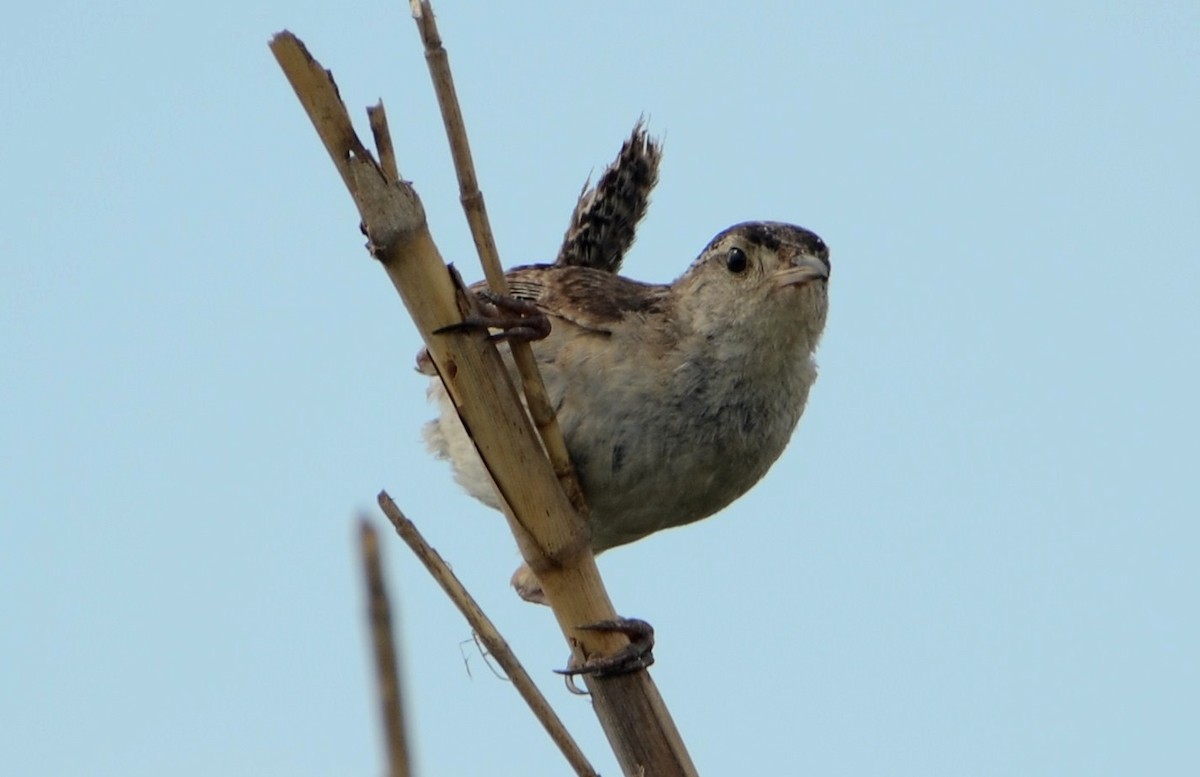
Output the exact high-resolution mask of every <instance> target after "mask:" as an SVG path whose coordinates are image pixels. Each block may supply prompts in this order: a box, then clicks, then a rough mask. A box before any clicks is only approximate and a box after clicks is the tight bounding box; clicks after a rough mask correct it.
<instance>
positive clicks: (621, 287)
mask: <svg viewBox="0 0 1200 777" xmlns="http://www.w3.org/2000/svg"><path fill="white" fill-rule="evenodd" d="M506 277H507V279H508V290H509V294H511V295H512V296H514V297H517V298H518V299H525V300H529V301H530V302H533V303H534V304H536V305H537V306H538V307H539V308H541V309H542V310H543V311H545V312H546V313H547V314H549V315H551V316H554V317H556V318H561V319H564V320H566V321H570V322H571V323H573V324H576V325H577V326H581V327H583V328H585V329H591V330H593V331H597V332H603V333H606V334H608V333H611V331H612V326H613V325H614V324H616V323H617V322H619V321H621V320H622V319H624V318H626V317H627V316H629V315H639V314H640V315H653V314H654V313H656V312H661V311H662V309H663V305H664V303H665V301H666V297H667V292H668V288H669V287H667V286H659V285H655V284H650V283H639V282H638V281H631V280H629V279H628V278H623V277H621V276H620V275H615V274H613V273H611V272H608V271H605V270H597V269H594V268H591V267H573V266H567V267H563V266H559V265H530V266H527V267H515V268H513V269H512V270H509V271H508V273H507V275H506ZM479 288H480V284H476V285H475V286H473V287H472V289H473V290H479Z"/></svg>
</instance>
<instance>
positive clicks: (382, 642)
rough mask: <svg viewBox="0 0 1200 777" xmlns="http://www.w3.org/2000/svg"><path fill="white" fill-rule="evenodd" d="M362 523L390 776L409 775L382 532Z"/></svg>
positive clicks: (361, 540)
mask: <svg viewBox="0 0 1200 777" xmlns="http://www.w3.org/2000/svg"><path fill="white" fill-rule="evenodd" d="M358 526H359V552H360V554H361V556H362V565H363V574H364V577H365V578H366V584H367V619H368V622H369V623H370V624H371V644H372V646H373V647H374V651H373V652H374V654H375V679H376V680H377V681H378V689H379V705H380V708H381V710H382V713H383V714H382V720H383V739H384V741H385V742H386V743H387V753H388V772H387V773H388V777H408V775H410V774H411V773H412V769H411V767H410V765H409V757H408V738H407V734H406V732H407V729H406V728H405V725H404V698H403V697H402V696H401V695H400V671H399V669H398V668H397V663H398V660H397V656H396V642H395V640H394V639H393V638H392V609H391V605H390V604H389V603H388V595H387V586H385V585H384V582H383V563H382V562H381V561H380V560H379V535H378V534H377V533H376V532H375V527H373V526H372V525H371V524H370V522H368V521H367V520H366V519H365V518H363V519H361V520H359V524H358Z"/></svg>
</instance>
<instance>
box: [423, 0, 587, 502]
mask: <svg viewBox="0 0 1200 777" xmlns="http://www.w3.org/2000/svg"><path fill="white" fill-rule="evenodd" d="M411 5H412V13H413V19H414V20H416V23H417V31H418V32H419V33H420V34H421V43H422V44H423V45H424V46H425V62H426V63H427V64H428V65H429V77H430V78H431V79H432V80H433V91H434V93H435V94H436V95H437V101H438V107H439V108H440V109H441V113H442V123H443V124H444V125H445V127H446V138H447V139H448V140H449V141H450V155H451V157H452V158H453V159H454V172H455V173H456V174H457V176H458V193H459V199H460V201H461V202H462V206H463V212H464V213H465V214H466V216H467V224H468V225H469V226H470V228H471V237H472V238H473V239H474V241H475V250H476V251H477V252H478V253H479V261H480V262H481V263H482V264H483V274H484V276H485V277H486V278H487V283H488V286H489V287H490V288H491V290H492V291H493V292H495V293H497V294H507V293H508V282H507V281H506V280H505V278H504V267H503V266H502V265H501V263H500V254H499V251H498V250H497V249H496V239H495V237H494V236H493V235H492V226H491V224H490V223H489V222H488V216H487V206H486V204H485V203H484V201H483V192H481V191H480V190H479V179H478V178H477V177H476V175H475V162H474V160H473V159H472V158H471V144H470V143H469V142H468V140H467V128H466V123H465V122H464V121H463V115H462V109H461V107H460V106H459V104H458V93H457V92H456V91H455V90H454V76H453V74H452V73H451V72H450V57H449V55H448V54H447V53H446V49H445V47H444V46H442V38H441V36H440V35H439V34H438V29H437V21H436V20H435V19H434V17H433V7H432V6H431V5H430V4H429V2H428V0H412V3H411ZM509 349H510V350H511V351H512V356H513V361H514V362H515V363H516V365H517V373H518V374H519V375H520V376H521V387H522V388H523V389H524V391H525V403H526V404H527V405H528V406H529V415H530V417H531V418H533V425H534V426H535V427H537V430H538V434H539V435H540V436H541V438H542V443H543V444H544V445H545V446H546V455H548V456H549V457H550V465H551V466H552V467H553V468H554V474H555V476H556V477H557V478H558V480H559V483H560V484H562V488H563V491H565V492H566V494H567V498H568V499H570V500H571V504H572V505H574V507H575V510H576V511H577V512H579V513H581V514H582V515H584V516H586V515H587V506H586V503H585V501H584V498H583V489H582V488H580V486H579V480H578V478H576V476H575V468H574V466H572V465H571V457H570V455H569V454H568V453H567V444H566V442H565V441H564V440H563V435H562V430H561V429H560V428H559V426H558V417H557V416H556V415H555V414H554V408H553V407H551V404H550V397H549V395H548V394H547V393H546V385H545V384H544V383H543V382H542V376H541V373H539V372H538V368H537V363H536V362H535V361H534V358H533V349H532V348H530V347H529V343H526V342H521V341H511V342H509Z"/></svg>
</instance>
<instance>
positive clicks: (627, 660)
mask: <svg viewBox="0 0 1200 777" xmlns="http://www.w3.org/2000/svg"><path fill="white" fill-rule="evenodd" d="M579 628H581V629H586V630H588V631H610V632H617V633H620V634H624V635H625V636H627V637H629V644H628V645H626V646H625V647H623V648H621V649H620V650H618V651H617V652H616V653H613V654H612V655H611V656H591V657H589V658H588V659H587V660H586V661H584V662H583V663H579V664H574V665H572V666H568V667H567V668H566V669H555V670H554V671H555V672H557V673H558V674H561V675H565V676H566V677H567V678H572V677H576V676H578V675H592V676H593V677H615V676H617V675H623V674H632V673H633V672H640V671H642V670H643V669H646V668H647V667H649V666H652V665H653V664H654V653H653V650H654V627H653V626H651V625H650V624H649V623H647V622H646V621H644V620H640V619H638V618H617V619H615V620H608V621H600V622H599V623H590V624H588V625H586V626H580V627H579ZM568 687H569V688H572V691H573V692H578V689H575V688H573V687H572V686H571V684H570V681H569V679H568Z"/></svg>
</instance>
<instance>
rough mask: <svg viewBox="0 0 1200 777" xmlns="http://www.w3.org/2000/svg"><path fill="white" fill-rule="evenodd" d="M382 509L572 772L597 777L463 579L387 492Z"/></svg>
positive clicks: (381, 499) (382, 499)
mask: <svg viewBox="0 0 1200 777" xmlns="http://www.w3.org/2000/svg"><path fill="white" fill-rule="evenodd" d="M379 507H380V508H381V509H382V510H383V514H384V515H386V516H387V518H388V520H389V521H391V522H392V525H393V526H395V527H396V533H397V534H399V535H400V538H401V539H402V540H404V541H405V542H406V543H407V544H408V547H409V548H411V549H412V552H413V553H414V554H416V556H417V558H418V559H420V561H421V563H423V564H424V565H425V568H426V569H428V570H429V574H431V575H433V578H434V579H435V580H437V582H438V585H440V586H441V587H442V590H443V591H445V592H446V594H447V595H448V596H449V597H450V600H451V601H452V602H454V605H455V606H456V607H458V610H459V612H461V613H462V614H463V616H464V617H465V618H466V619H467V622H468V623H469V624H470V625H471V628H472V629H474V630H475V634H476V635H477V636H478V637H479V640H480V641H481V642H482V643H483V644H484V645H486V646H487V649H488V653H490V654H491V656H492V657H493V658H494V659H496V663H498V664H499V665H500V668H501V669H503V670H504V672H505V674H507V675H508V678H509V679H510V680H512V683H513V685H514V686H516V689H517V692H518V693H520V694H521V698H523V699H524V700H525V703H526V704H528V705H529V708H530V709H531V710H533V714H534V715H535V716H536V717H537V719H538V720H539V721H541V724H542V726H543V727H544V728H545V729H546V733H548V734H549V735H550V738H551V739H552V740H554V743H555V744H556V745H558V748H559V750H561V751H562V754H563V755H564V756H565V757H566V759H567V761H568V763H570V764H571V768H572V769H574V770H575V773H576V774H579V775H588V776H590V777H596V770H595V769H593V768H592V765H591V764H590V763H588V760H587V757H586V756H584V754H583V751H582V750H580V749H579V745H578V744H576V742H575V740H574V739H573V738H572V737H571V734H570V732H569V731H567V728H566V726H564V725H563V722H562V721H561V720H560V719H559V717H558V715H556V714H555V712H554V710H553V709H552V708H551V707H550V703H549V702H547V701H546V697H545V696H543V695H542V692H541V691H539V690H538V687H537V686H536V685H535V684H534V682H533V679H532V678H531V677H530V676H529V673H528V672H526V671H525V667H523V666H521V662H520V661H518V660H517V657H516V655H514V654H513V652H512V648H510V647H509V646H508V642H507V641H505V639H504V637H503V636H501V635H500V631H499V630H498V629H497V628H496V626H495V624H493V623H492V621H491V620H490V619H489V618H488V617H487V615H485V614H484V612H483V610H482V609H480V607H479V604H478V603H477V602H476V601H475V599H474V598H473V597H472V596H471V594H470V593H468V591H467V589H466V588H465V587H464V586H463V584H462V583H461V582H459V579H458V578H457V577H456V576H455V575H454V572H453V571H451V569H450V567H449V566H448V565H447V564H446V562H445V561H443V560H442V557H441V556H440V555H438V552H437V551H436V550H434V549H433V547H432V546H431V545H430V544H429V543H428V542H426V541H425V538H424V537H422V536H421V533H420V532H419V531H417V527H416V526H414V525H413V522H412V521H410V520H408V518H406V517H405V516H404V513H402V512H401V511H400V508H399V507H397V506H396V503H395V502H394V501H392V498H391V497H390V496H388V493H387V492H386V491H381V492H380V493H379Z"/></svg>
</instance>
